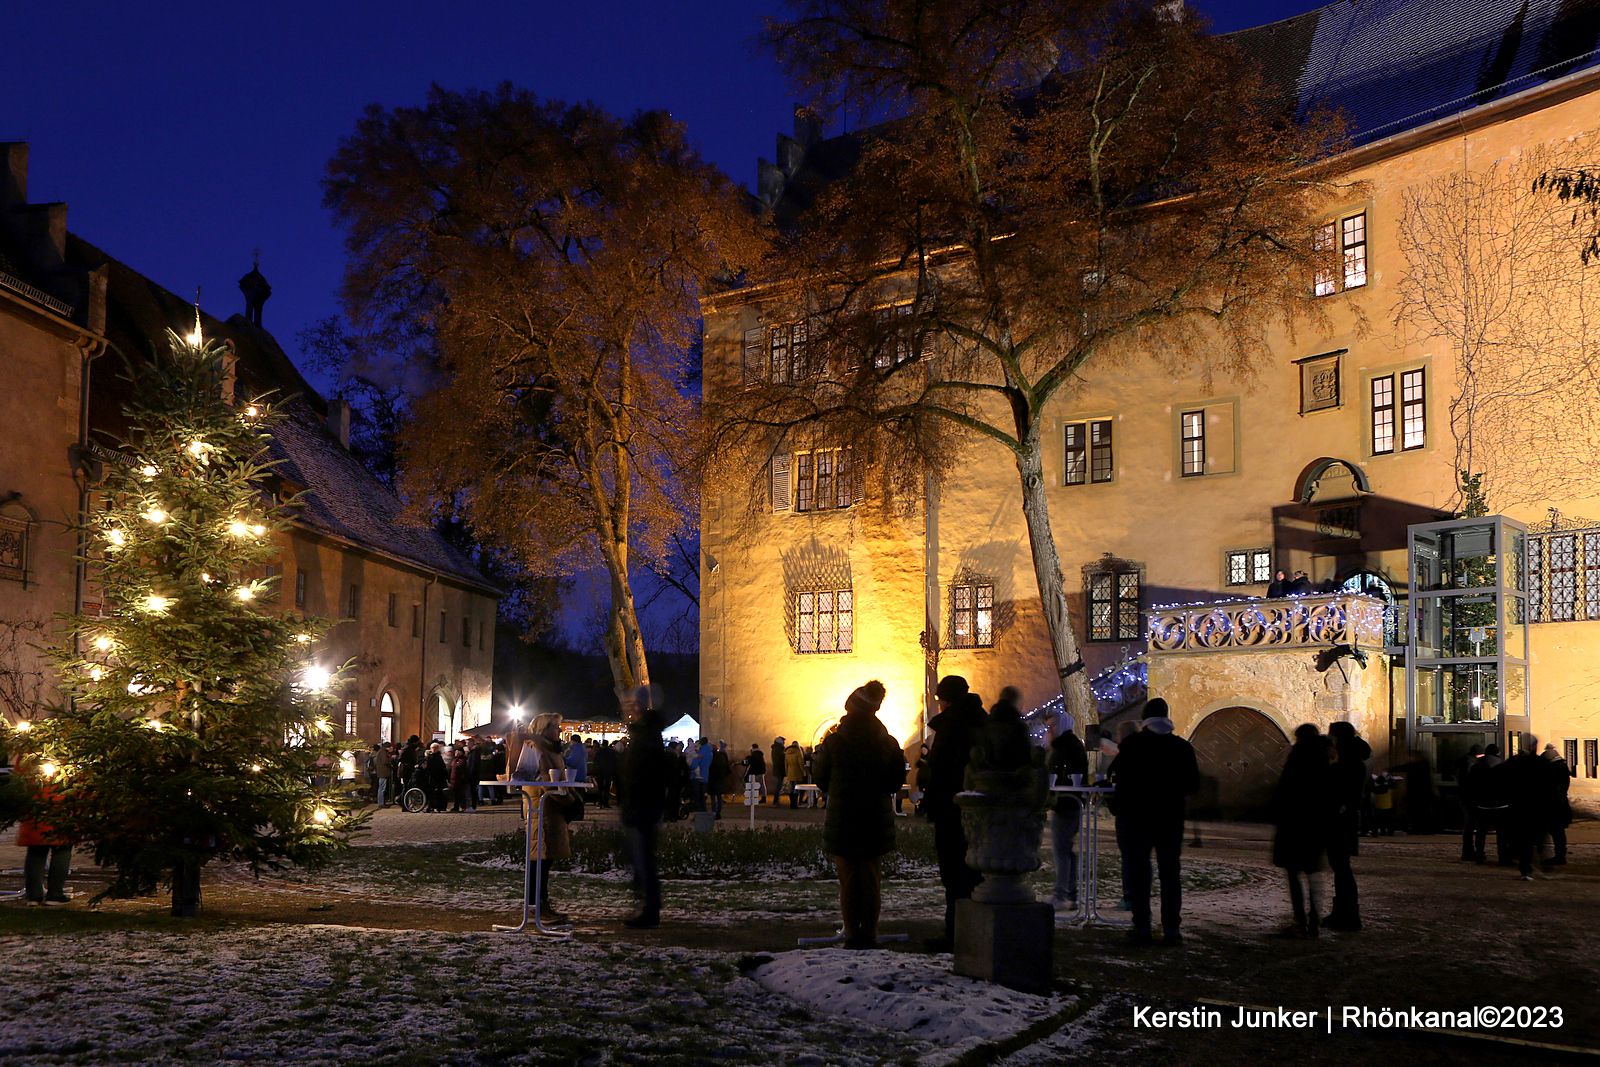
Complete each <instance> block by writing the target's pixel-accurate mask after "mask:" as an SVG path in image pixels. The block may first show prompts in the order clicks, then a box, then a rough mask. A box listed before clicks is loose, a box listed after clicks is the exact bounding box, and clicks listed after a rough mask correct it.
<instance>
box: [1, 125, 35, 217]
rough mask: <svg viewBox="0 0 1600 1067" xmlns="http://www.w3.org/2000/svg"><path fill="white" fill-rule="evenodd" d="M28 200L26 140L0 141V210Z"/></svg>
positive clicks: (19, 205) (17, 205) (19, 204)
mask: <svg viewBox="0 0 1600 1067" xmlns="http://www.w3.org/2000/svg"><path fill="white" fill-rule="evenodd" d="M27 202H28V142H27V141H0V211H5V210H9V209H10V208H14V207H21V206H22V205H23V204H26V203H27Z"/></svg>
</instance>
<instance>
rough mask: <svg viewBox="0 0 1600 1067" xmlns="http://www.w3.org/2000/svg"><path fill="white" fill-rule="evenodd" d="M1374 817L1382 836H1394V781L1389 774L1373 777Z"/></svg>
mask: <svg viewBox="0 0 1600 1067" xmlns="http://www.w3.org/2000/svg"><path fill="white" fill-rule="evenodd" d="M1372 817H1373V823H1374V824H1375V825H1376V829H1377V832H1378V833H1379V834H1380V835H1382V836H1384V837H1393V836H1394V779H1393V778H1391V777H1389V776H1388V775H1387V774H1374V775H1373V776H1372Z"/></svg>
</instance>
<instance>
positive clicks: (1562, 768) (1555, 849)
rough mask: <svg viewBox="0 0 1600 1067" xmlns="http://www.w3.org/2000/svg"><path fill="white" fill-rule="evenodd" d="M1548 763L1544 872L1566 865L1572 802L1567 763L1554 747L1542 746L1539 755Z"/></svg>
mask: <svg viewBox="0 0 1600 1067" xmlns="http://www.w3.org/2000/svg"><path fill="white" fill-rule="evenodd" d="M1540 755H1541V756H1543V757H1544V758H1545V759H1546V760H1547V761H1549V763H1550V775H1551V781H1550V822H1549V833H1550V846H1551V853H1550V862H1549V863H1547V864H1545V867H1544V869H1545V870H1546V871H1549V870H1551V869H1552V868H1555V867H1565V866H1566V865H1567V827H1569V826H1571V825H1572V801H1571V800H1570V799H1569V798H1568V795H1567V794H1568V793H1569V792H1570V791H1571V789H1572V770H1571V768H1569V767H1568V766H1567V761H1566V760H1565V759H1564V758H1563V757H1562V755H1561V753H1559V752H1557V751H1556V746H1555V745H1546V746H1544V751H1543V752H1542V753H1540Z"/></svg>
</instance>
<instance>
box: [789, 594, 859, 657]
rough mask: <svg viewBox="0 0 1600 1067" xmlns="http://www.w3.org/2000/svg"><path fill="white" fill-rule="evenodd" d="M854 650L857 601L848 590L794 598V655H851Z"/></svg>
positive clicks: (800, 595) (801, 595)
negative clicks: (795, 652)
mask: <svg viewBox="0 0 1600 1067" xmlns="http://www.w3.org/2000/svg"><path fill="white" fill-rule="evenodd" d="M854 647H855V597H854V595H853V594H852V593H851V591H850V590H848V589H837V590H834V589H825V590H816V591H812V592H806V593H796V594H795V651H797V652H849V651H851V649H853V648H854Z"/></svg>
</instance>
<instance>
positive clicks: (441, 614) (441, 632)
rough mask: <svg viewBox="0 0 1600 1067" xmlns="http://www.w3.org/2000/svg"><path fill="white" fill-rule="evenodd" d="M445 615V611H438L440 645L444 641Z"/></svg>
mask: <svg viewBox="0 0 1600 1067" xmlns="http://www.w3.org/2000/svg"><path fill="white" fill-rule="evenodd" d="M445 616H446V613H445V612H443V611H441V612H439V643H440V644H441V645H442V644H444V643H445V622H446V618H445Z"/></svg>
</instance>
